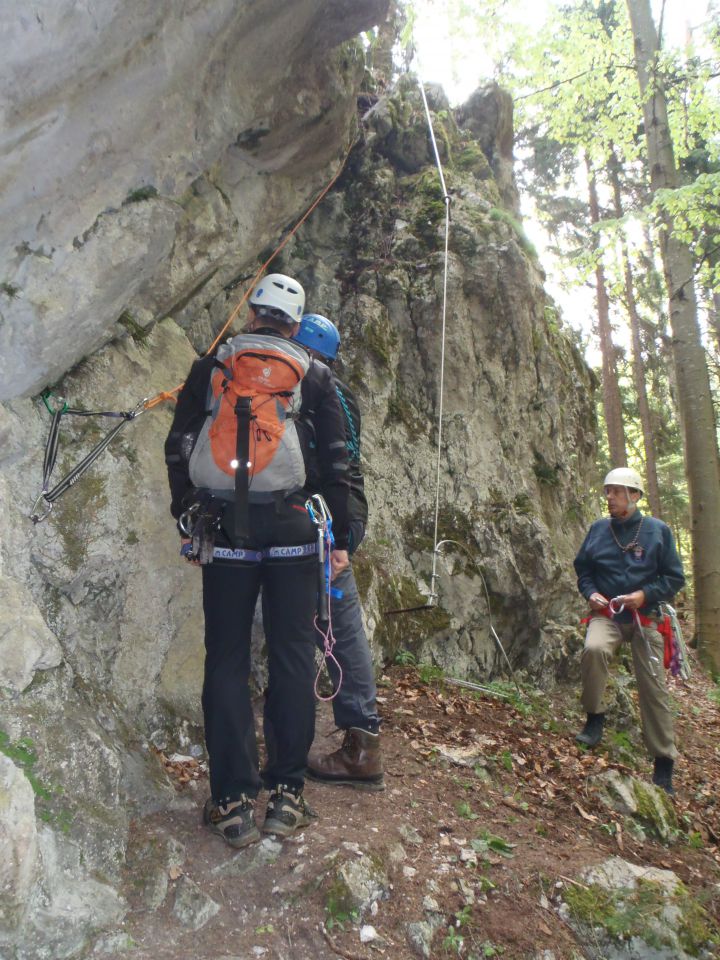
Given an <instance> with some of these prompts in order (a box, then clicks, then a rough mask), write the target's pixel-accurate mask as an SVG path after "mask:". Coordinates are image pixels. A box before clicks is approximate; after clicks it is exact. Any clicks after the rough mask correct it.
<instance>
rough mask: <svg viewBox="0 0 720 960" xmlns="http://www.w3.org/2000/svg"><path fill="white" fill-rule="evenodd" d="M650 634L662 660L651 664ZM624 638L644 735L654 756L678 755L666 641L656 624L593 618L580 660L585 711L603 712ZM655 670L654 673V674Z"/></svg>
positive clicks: (657, 655) (655, 649)
mask: <svg viewBox="0 0 720 960" xmlns="http://www.w3.org/2000/svg"><path fill="white" fill-rule="evenodd" d="M645 637H647V639H648V641H649V643H650V646H651V648H652V651H653V653H654V654H655V656H656V657H657V658H658V660H659V663H655V662H653V663H652V665H651V663H650V660H649V657H648V650H647V643H646V642H645ZM623 640H627V641H629V642H630V646H631V649H632V657H633V665H634V667H635V678H636V680H637V687H638V700H639V701H640V719H641V721H642V729H643V737H644V740H645V745H646V746H647V748H648V750H649V752H650V756H651V757H672V758H673V759H674V758H675V757H676V756H677V750H676V749H675V736H674V733H673V717H672V711H671V709H670V695H669V694H668V691H667V687H666V686H665V668H664V667H663V651H664V645H665V641H664V640H663V637H662V636H661V635H660V633H658V631H657V630H656V629H654V628H653V627H643V628H642V630H640V628H639V627H637V626H636V625H635V624H634V623H620V624H619V623H614V622H613V621H612V620H610V619H608V617H602V616H600V617H593V618H592V620H591V621H590V623H589V624H588V629H587V634H586V636H585V648H584V649H583V652H582V659H581V661H580V673H581V676H582V705H583V709H584V710H585V712H586V713H602V712H603V707H602V699H603V695H604V693H605V687H606V686H607V679H608V664H609V662H610V658H611V657H612V656H613V655H614V654H615V653H616V652H617V650H618V648H619V646H620V644H621V643H622V642H623ZM653 669H654V671H655V676H653Z"/></svg>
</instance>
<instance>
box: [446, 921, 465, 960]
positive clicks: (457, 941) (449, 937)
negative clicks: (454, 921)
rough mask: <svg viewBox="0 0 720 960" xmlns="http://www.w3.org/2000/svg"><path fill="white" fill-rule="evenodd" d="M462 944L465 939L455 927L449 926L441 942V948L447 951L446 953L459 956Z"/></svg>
mask: <svg viewBox="0 0 720 960" xmlns="http://www.w3.org/2000/svg"><path fill="white" fill-rule="evenodd" d="M464 943H465V937H463V936H462V935H461V934H459V933H458V931H457V930H456V929H455V927H452V926H450V927H448V928H447V933H446V934H445V939H444V940H443V948H444V949H445V950H447V951H448V953H450V952H452V953H456V954H457V955H458V956H459V955H460V952H461V950H462V948H463V944H464Z"/></svg>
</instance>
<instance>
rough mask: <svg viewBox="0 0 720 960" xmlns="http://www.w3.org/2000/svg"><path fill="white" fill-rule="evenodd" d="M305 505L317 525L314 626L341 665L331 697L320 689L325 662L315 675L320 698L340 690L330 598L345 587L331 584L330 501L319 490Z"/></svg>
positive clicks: (327, 654)
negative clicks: (341, 587) (337, 587)
mask: <svg viewBox="0 0 720 960" xmlns="http://www.w3.org/2000/svg"><path fill="white" fill-rule="evenodd" d="M305 509H306V510H307V512H308V515H309V516H310V519H311V520H312V522H313V523H314V524H315V526H316V527H317V558H318V566H317V571H318V580H317V598H318V606H317V613H316V615H315V629H316V630H317V631H318V633H319V634H320V636H321V637H322V639H323V659H324V660H332V661H333V662H334V663H335V666H336V667H337V669H338V683H337V688H336V689H335V690H334V691H333V693H332V694H331V695H330V696H329V697H323V696H322V695H321V694H320V692H319V690H318V683H319V682H320V675H321V674H322V669H323V664H320V667H319V669H318V672H317V675H316V677H315V687H314V689H315V696H316V697H317V698H318V700H322V701H325V702H327V701H329V700H334V699H335V697H336V696H337V695H338V693H339V692H340V687H341V686H342V675H343V673H342V667H341V666H340V664H339V663H338V661H337V659H336V658H335V655H334V654H333V647H334V646H335V636H334V634H333V629H332V602H331V598H332V597H335V598H336V599H340V598H341V597H342V595H343V594H342V591H341V590H338V589H336V588H335V587H333V586H332V585H331V570H330V555H331V553H332V551H333V547H334V545H335V538H334V537H333V532H332V515H331V513H330V510H329V509H328V505H327V503H326V502H325V499H324V498H323V497H322V496H321V494H319V493H316V494H313V496H311V497H309V498H308V499H307V500H306V501H305Z"/></svg>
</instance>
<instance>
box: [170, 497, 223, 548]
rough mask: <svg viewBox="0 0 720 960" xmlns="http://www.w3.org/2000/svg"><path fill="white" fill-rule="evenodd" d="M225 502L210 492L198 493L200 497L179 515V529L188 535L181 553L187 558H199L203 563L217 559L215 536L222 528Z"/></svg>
mask: <svg viewBox="0 0 720 960" xmlns="http://www.w3.org/2000/svg"><path fill="white" fill-rule="evenodd" d="M224 509H225V504H224V502H223V501H222V500H216V499H215V498H214V497H213V496H211V495H209V494H203V493H200V492H199V493H198V499H197V500H196V501H195V503H193V504H191V505H190V506H189V507H188V508H187V510H185V512H184V513H181V514H180V516H179V517H178V522H177V525H178V530H179V531H180V533H181V534H183V535H184V536H186V537H188V538H189V539H190V541H191V543H190V544H185V545H184V546H183V547H182V549H181V550H180V553H181V555H182V556H184V557H185V558H186V559H187V560H197V561H198V562H199V563H200V564H201V565H203V566H204V565H205V564H206V563H212V562H213V560H214V559H215V536H216V534H217V532H218V530H219V529H220V521H221V519H222V515H223V510H224Z"/></svg>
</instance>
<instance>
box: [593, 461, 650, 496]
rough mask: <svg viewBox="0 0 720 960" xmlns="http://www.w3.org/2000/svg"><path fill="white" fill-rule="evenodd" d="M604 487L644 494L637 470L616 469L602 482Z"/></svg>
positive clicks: (627, 468) (628, 468)
mask: <svg viewBox="0 0 720 960" xmlns="http://www.w3.org/2000/svg"><path fill="white" fill-rule="evenodd" d="M605 487H627V488H628V489H629V490H639V491H640V493H644V492H645V491H644V490H643V482H642V480H641V479H640V474H639V473H638V472H637V470H633V469H631V468H630V467H616V468H615V469H614V470H611V471H610V473H609V474H608V475H607V476H606V477H605V479H604V480H603V488H605Z"/></svg>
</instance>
